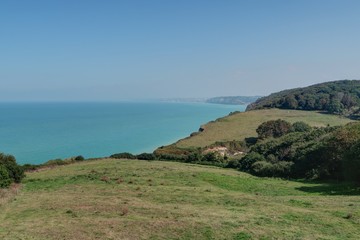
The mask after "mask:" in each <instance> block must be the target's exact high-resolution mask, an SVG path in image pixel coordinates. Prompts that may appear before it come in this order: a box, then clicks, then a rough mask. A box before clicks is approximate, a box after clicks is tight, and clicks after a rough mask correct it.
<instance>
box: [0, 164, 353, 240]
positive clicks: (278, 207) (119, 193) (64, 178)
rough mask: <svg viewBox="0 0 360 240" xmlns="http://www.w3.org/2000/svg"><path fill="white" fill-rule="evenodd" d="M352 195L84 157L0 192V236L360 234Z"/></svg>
mask: <svg viewBox="0 0 360 240" xmlns="http://www.w3.org/2000/svg"><path fill="white" fill-rule="evenodd" d="M17 187H19V186H17ZM359 195H360V187H356V186H353V185H351V184H346V183H341V184H340V183H329V182H306V181H291V180H283V179H276V178H258V177H254V176H251V175H249V174H246V173H242V172H239V171H236V170H231V169H222V168H217V167H212V166H201V165H193V164H185V163H176V162H162V161H139V160H118V159H102V160H92V161H83V162H79V163H75V164H70V165H65V166H58V167H55V168H48V169H40V170H38V171H36V172H31V173H27V177H26V178H25V179H24V181H23V184H22V185H21V188H20V189H19V188H16V189H14V187H13V188H12V189H10V190H7V192H2V194H0V197H1V199H2V201H0V239H360V228H359V224H360V196H359Z"/></svg>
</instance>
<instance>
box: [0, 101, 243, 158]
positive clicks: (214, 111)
mask: <svg viewBox="0 0 360 240" xmlns="http://www.w3.org/2000/svg"><path fill="white" fill-rule="evenodd" d="M244 109H245V106H231V105H218V104H206V103H163V102H162V103H156V102H151V103H150V102H149V103H140V102H122V103H0V113H1V115H0V151H1V152H4V153H7V154H12V155H14V156H15V157H16V159H17V161H18V162H19V163H21V164H24V163H33V164H38V163H42V162H45V161H47V160H50V159H56V158H67V157H71V156H76V155H83V156H84V157H86V158H92V157H103V156H109V155H111V154H113V153H118V152H125V151H126V152H131V153H134V154H137V153H141V152H152V151H153V150H154V149H156V148H157V147H159V146H162V145H166V144H170V143H172V142H174V141H176V140H178V139H180V138H183V137H186V136H188V135H189V134H190V133H192V132H194V131H197V130H198V129H199V126H200V125H201V124H204V123H206V122H208V121H211V120H215V119H216V118H218V117H222V116H225V115H227V114H229V113H230V112H233V111H237V110H239V111H244Z"/></svg>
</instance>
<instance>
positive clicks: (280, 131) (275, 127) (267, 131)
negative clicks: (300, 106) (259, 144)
mask: <svg viewBox="0 0 360 240" xmlns="http://www.w3.org/2000/svg"><path fill="white" fill-rule="evenodd" d="M291 129H292V126H291V124H290V123H288V122H287V121H284V120H281V119H278V120H270V121H267V122H264V123H262V124H260V125H259V127H258V128H257V129H256V132H257V133H258V136H259V138H260V139H265V138H268V137H274V138H278V137H281V136H283V135H285V134H286V133H289V132H290V131H291Z"/></svg>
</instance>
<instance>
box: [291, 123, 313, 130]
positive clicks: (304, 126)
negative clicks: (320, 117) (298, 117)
mask: <svg viewBox="0 0 360 240" xmlns="http://www.w3.org/2000/svg"><path fill="white" fill-rule="evenodd" d="M311 129H312V128H311V126H310V125H309V124H307V123H304V122H295V123H293V125H292V131H294V132H309V131H311Z"/></svg>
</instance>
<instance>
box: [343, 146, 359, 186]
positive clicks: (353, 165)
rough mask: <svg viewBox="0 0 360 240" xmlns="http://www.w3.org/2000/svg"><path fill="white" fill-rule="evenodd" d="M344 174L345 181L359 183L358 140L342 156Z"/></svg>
mask: <svg viewBox="0 0 360 240" xmlns="http://www.w3.org/2000/svg"><path fill="white" fill-rule="evenodd" d="M344 174H345V178H346V179H347V180H351V181H356V182H359V183H360V140H358V141H356V143H355V144H354V145H352V146H351V147H350V149H349V151H347V152H345V154H344Z"/></svg>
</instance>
